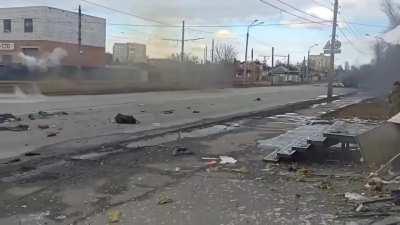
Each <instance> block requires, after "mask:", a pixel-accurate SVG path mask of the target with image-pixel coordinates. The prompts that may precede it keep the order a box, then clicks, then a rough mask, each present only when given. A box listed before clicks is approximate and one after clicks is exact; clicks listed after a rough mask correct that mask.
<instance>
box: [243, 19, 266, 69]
mask: <svg viewBox="0 0 400 225" xmlns="http://www.w3.org/2000/svg"><path fill="white" fill-rule="evenodd" d="M263 23H264V22H262V21H259V20H254V21H253V22H252V23H251V24H249V25H248V26H247V35H246V52H245V56H244V62H245V63H247V53H248V50H249V36H250V34H249V33H250V28H251V27H255V26H259V25H261V24H263Z"/></svg>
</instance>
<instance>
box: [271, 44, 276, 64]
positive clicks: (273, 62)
mask: <svg viewBox="0 0 400 225" xmlns="http://www.w3.org/2000/svg"><path fill="white" fill-rule="evenodd" d="M274 66H275V48H274V47H272V62H271V67H272V69H273V68H274Z"/></svg>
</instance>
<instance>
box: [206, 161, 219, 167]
mask: <svg viewBox="0 0 400 225" xmlns="http://www.w3.org/2000/svg"><path fill="white" fill-rule="evenodd" d="M217 164H218V162H217V160H210V161H208V162H207V163H206V165H207V166H215V165H217Z"/></svg>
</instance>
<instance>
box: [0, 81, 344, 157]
mask: <svg viewBox="0 0 400 225" xmlns="http://www.w3.org/2000/svg"><path fill="white" fill-rule="evenodd" d="M349 91H351V90H349V89H337V90H336V93H337V94H343V93H347V92H349ZM325 92H326V87H325V86H318V85H303V86H285V87H265V88H246V89H235V88H228V89H210V90H201V91H200V90H198V91H174V92H148V93H134V94H118V95H96V96H59V97H45V96H34V97H32V96H31V97H29V96H19V97H18V98H15V99H13V98H9V96H8V97H3V98H2V97H1V95H0V113H12V114H16V115H20V116H21V117H22V121H21V122H19V123H20V124H27V125H29V126H30V129H29V130H28V131H26V132H8V131H7V132H5V131H1V132H0V140H1V141H0V144H1V145H2V148H1V150H0V151H1V152H0V158H8V157H13V156H17V155H19V154H22V153H25V152H29V151H32V150H36V149H38V148H40V147H43V146H48V145H51V144H56V143H62V142H66V141H68V140H73V141H74V142H75V143H76V144H78V145H83V144H85V143H86V144H88V143H87V140H86V142H84V141H82V140H83V139H85V138H90V137H99V136H101V138H100V140H97V141H100V142H104V143H106V142H109V141H112V140H113V138H115V137H113V136H110V135H111V134H121V133H122V134H129V133H130V134H132V133H135V132H138V131H144V130H150V129H155V128H161V127H168V126H171V125H180V124H185V123H189V122H195V121H199V120H201V119H204V118H213V117H220V116H225V115H232V114H236V113H243V112H249V111H255V110H262V109H268V108H271V107H275V106H279V105H285V104H287V103H292V102H298V101H303V100H308V99H314V98H318V97H319V96H321V95H324V94H325ZM257 98H260V99H261V101H256V99H257ZM170 110H173V113H172V114H168V113H163V111H170ZM38 111H50V112H54V111H65V112H67V113H68V114H69V115H66V116H58V117H52V118H48V119H41V120H33V121H31V120H29V119H28V117H27V114H28V113H33V112H38ZM194 111H198V113H194ZM117 113H123V114H130V115H134V116H135V117H136V118H137V119H138V120H139V121H140V124H138V125H119V124H116V123H115V122H114V121H113V118H114V116H115V115H116V114H117ZM15 125H16V124H15ZM39 125H49V126H50V129H47V130H41V129H39V128H38V126H39ZM50 133H57V136H55V137H48V134H50ZM106 137H107V138H106ZM78 139H79V140H78ZM96 144H98V142H97V143H96Z"/></svg>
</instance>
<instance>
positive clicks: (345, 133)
mask: <svg viewBox="0 0 400 225" xmlns="http://www.w3.org/2000/svg"><path fill="white" fill-rule="evenodd" d="M375 127H376V126H375V125H371V124H362V123H348V122H345V121H338V122H336V123H334V124H333V125H332V126H331V127H330V128H329V129H328V130H327V132H325V133H324V137H326V138H328V139H331V140H336V141H338V142H341V143H352V144H358V136H360V135H361V134H363V133H365V132H368V131H369V130H372V129H373V128H375Z"/></svg>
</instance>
